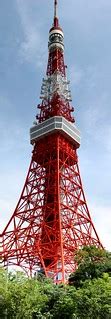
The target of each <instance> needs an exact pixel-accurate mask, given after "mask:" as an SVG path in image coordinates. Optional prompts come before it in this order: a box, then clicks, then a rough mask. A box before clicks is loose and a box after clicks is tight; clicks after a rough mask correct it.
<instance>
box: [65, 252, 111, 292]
mask: <svg viewBox="0 0 111 319" xmlns="http://www.w3.org/2000/svg"><path fill="white" fill-rule="evenodd" d="M74 258H75V262H76V263H77V265H78V268H77V270H76V271H75V272H74V273H72V274H71V275H70V277H69V284H72V285H74V286H75V287H76V288H78V287H81V286H82V284H83V282H84V281H85V280H89V279H94V278H101V277H102V276H103V273H108V274H109V276H111V253H109V252H107V251H106V250H103V249H101V248H97V247H95V246H84V247H83V248H82V249H81V250H79V251H78V252H77V254H76V255H75V257H74Z"/></svg>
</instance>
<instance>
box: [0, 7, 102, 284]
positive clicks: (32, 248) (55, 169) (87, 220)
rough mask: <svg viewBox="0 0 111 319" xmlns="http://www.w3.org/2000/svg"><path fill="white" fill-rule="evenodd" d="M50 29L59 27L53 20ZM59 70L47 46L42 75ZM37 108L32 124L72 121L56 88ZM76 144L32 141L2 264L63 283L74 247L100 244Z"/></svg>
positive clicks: (58, 54) (55, 138)
mask: <svg viewBox="0 0 111 319" xmlns="http://www.w3.org/2000/svg"><path fill="white" fill-rule="evenodd" d="M55 3H56V1H55ZM54 19H55V17H54ZM54 21H55V20H54ZM54 28H55V29H57V28H58V30H61V28H60V27H59V25H58V24H57V21H56V22H54V26H53V28H52V29H54ZM52 29H51V30H52ZM65 69H66V68H65V64H64V54H63V50H62V49H61V48H58V47H55V48H54V49H53V50H52V49H51V50H50V49H49V60H48V67H47V76H48V77H51V76H53V74H55V72H59V75H61V76H62V77H65V76H66V70H65ZM60 79H61V78H60ZM61 81H62V80H61ZM60 84H61V83H60ZM38 108H39V109H40V113H39V115H38V116H37V120H38V123H42V122H43V121H45V120H47V119H48V118H50V117H52V116H63V117H65V118H66V119H67V120H68V121H69V122H72V123H73V122H74V118H73V116H72V112H73V108H72V107H71V106H70V102H69V101H68V100H67V99H65V98H63V97H62V96H60V95H59V93H58V91H57V92H54V93H53V94H52V97H51V98H49V99H47V100H46V99H42V103H41V104H40V105H39V106H38ZM76 148H77V146H76V144H74V143H72V142H70V141H69V140H68V138H65V137H64V136H62V135H61V134H60V132H59V131H57V133H55V134H49V135H48V136H45V137H43V138H41V139H39V140H37V141H36V143H35V145H34V149H33V153H32V160H31V164H30V167H29V171H28V174H27V177H26V181H25V185H24V188H23V191H22V194H21V197H20V200H19V202H18V204H17V207H16V209H15V211H14V213H13V215H12V217H11V219H10V221H9V222H8V224H7V226H6V228H5V229H4V231H3V233H2V234H1V236H0V238H1V244H0V245H1V248H0V258H1V261H2V262H3V264H4V265H13V264H15V265H17V266H21V267H22V268H23V269H25V270H26V271H27V272H28V273H32V271H37V270H39V269H41V270H42V271H43V272H44V273H45V275H46V276H48V277H52V278H53V280H54V281H55V282H65V281H66V280H67V278H68V276H69V274H70V273H71V272H72V271H74V269H75V267H76V265H75V264H74V253H75V252H76V251H77V250H78V249H79V248H80V247H82V246H83V245H96V246H99V247H102V244H101V242H100V240H99V237H98V235H97V232H96V230H95V227H94V225H93V222H92V219H91V216H90V213H89V210H88V207H87V203H86V199H85V195H84V191H83V186H82V182H81V177H80V171H79V166H78V156H77V150H76Z"/></svg>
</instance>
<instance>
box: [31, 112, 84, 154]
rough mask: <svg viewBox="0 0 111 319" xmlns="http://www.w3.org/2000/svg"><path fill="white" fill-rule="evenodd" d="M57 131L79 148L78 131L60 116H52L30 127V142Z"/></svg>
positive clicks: (32, 142)
mask: <svg viewBox="0 0 111 319" xmlns="http://www.w3.org/2000/svg"><path fill="white" fill-rule="evenodd" d="M57 132H58V133H60V134H62V135H63V136H64V137H66V138H67V139H68V140H70V141H71V142H72V143H73V144H74V145H76V148H79V146H80V131H79V130H78V129H77V128H76V126H75V125H74V124H72V123H70V122H69V121H67V120H66V119H65V118H64V117H62V116H53V117H51V118H49V119H48V120H45V121H44V122H42V123H39V124H34V126H33V127H31V129H30V143H31V144H32V145H33V144H34V143H35V142H36V141H37V140H39V139H42V138H43V137H45V136H48V135H50V134H54V133H57Z"/></svg>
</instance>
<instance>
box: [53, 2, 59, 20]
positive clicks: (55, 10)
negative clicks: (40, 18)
mask: <svg viewBox="0 0 111 319" xmlns="http://www.w3.org/2000/svg"><path fill="white" fill-rule="evenodd" d="M57 4H58V3H57V0H54V18H57Z"/></svg>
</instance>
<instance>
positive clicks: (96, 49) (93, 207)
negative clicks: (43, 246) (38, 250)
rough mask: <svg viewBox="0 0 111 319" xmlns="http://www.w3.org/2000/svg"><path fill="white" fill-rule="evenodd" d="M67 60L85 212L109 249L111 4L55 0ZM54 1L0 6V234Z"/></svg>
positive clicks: (17, 181) (22, 167)
mask: <svg viewBox="0 0 111 319" xmlns="http://www.w3.org/2000/svg"><path fill="white" fill-rule="evenodd" d="M59 17H60V24H61V26H62V27H63V30H64V34H65V62H66V64H67V65H68V71H67V72H68V78H69V80H71V92H72V97H73V105H74V107H75V118H76V125H77V127H78V128H79V129H80V131H81V136H82V139H81V147H80V150H79V152H78V155H79V166H80V171H81V177H82V181H83V185H84V190H85V194H86V198H87V201H88V206H89V209H90V212H91V216H92V218H93V221H94V223H95V226H96V229H97V232H98V234H99V236H100V239H101V241H102V243H103V245H104V246H105V247H106V248H107V249H109V250H111V41H110V39H111V0H93V1H89V0H69V1H66V0H59ZM52 18H53V0H11V1H9V0H2V1H1V9H0V136H1V139H0V142H1V143H0V229H3V227H4V225H5V224H6V221H8V218H9V217H10V216H11V214H12V213H13V211H14V208H15V206H16V204H17V200H18V199H19V196H20V193H21V191H22V188H23V184H24V181H25V177H26V174H27V170H28V166H29V163H30V159H31V151H32V147H31V146H30V142H29V129H30V126H32V123H33V120H34V117H35V115H36V105H37V104H38V103H39V96H40V87H41V81H42V77H43V76H44V75H45V71H46V65H47V56H48V51H47V41H48V31H49V28H50V26H51V24H52Z"/></svg>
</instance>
